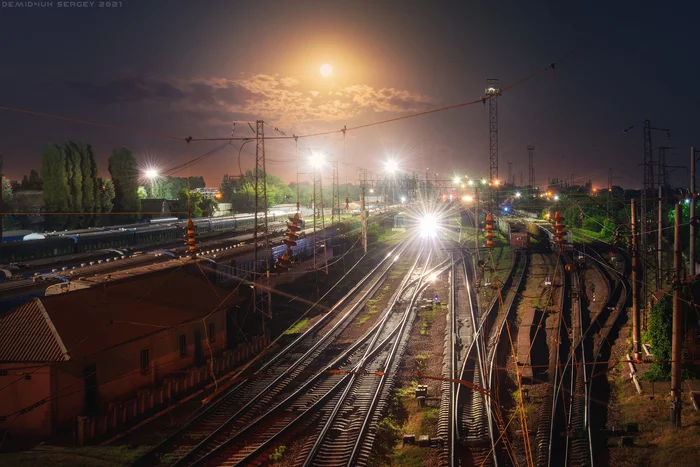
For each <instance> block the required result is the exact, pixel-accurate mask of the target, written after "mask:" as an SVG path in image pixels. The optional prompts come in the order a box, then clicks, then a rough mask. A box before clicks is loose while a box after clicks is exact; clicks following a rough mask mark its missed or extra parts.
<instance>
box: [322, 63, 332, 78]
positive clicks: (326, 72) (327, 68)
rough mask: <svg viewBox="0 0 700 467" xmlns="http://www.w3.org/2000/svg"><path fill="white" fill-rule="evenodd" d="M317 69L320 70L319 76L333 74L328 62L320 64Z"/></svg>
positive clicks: (326, 76) (325, 76)
mask: <svg viewBox="0 0 700 467" xmlns="http://www.w3.org/2000/svg"><path fill="white" fill-rule="evenodd" d="M319 71H320V72H321V76H323V77H324V78H328V77H329V76H331V75H332V74H333V67H332V66H331V65H330V64H328V63H324V64H323V65H321V69H320V70H319Z"/></svg>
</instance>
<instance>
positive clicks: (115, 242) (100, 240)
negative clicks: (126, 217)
mask: <svg viewBox="0 0 700 467" xmlns="http://www.w3.org/2000/svg"><path fill="white" fill-rule="evenodd" d="M135 231H136V230H135V229H124V230H109V231H107V232H94V233H87V234H82V235H75V236H72V235H71V236H70V238H75V242H76V243H77V249H76V252H77V253H85V252H89V251H95V250H102V249H105V248H124V247H128V246H131V245H133V244H134V232H135Z"/></svg>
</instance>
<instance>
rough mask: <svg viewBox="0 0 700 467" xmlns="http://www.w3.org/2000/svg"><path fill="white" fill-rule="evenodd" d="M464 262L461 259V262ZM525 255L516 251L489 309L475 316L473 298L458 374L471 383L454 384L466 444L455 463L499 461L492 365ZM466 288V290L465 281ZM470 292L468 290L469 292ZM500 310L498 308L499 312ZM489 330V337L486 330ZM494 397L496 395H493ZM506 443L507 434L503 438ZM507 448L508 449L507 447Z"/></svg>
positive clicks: (460, 435)
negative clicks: (469, 334)
mask: <svg viewBox="0 0 700 467" xmlns="http://www.w3.org/2000/svg"><path fill="white" fill-rule="evenodd" d="M463 264H464V262H463ZM527 264H528V257H527V255H526V254H524V253H520V252H516V253H515V258H514V262H513V266H512V267H511V269H510V271H509V274H508V276H507V277H506V279H505V280H504V281H503V283H502V284H500V291H499V294H497V295H496V297H494V299H493V300H492V302H491V304H490V305H489V308H488V310H486V312H484V313H482V314H481V316H477V314H478V313H477V312H475V311H474V310H475V308H476V307H475V306H474V304H473V302H472V307H471V313H470V314H471V323H472V328H473V335H472V339H471V342H470V343H469V344H468V346H466V351H465V352H464V353H463V355H462V356H461V357H462V358H461V370H460V372H459V376H458V377H459V378H460V379H462V380H466V381H469V382H470V383H471V385H472V387H471V389H470V390H467V389H465V388H464V387H463V385H461V384H460V385H458V386H457V387H456V395H455V401H456V402H455V404H454V410H455V411H456V413H455V414H454V419H455V422H453V423H454V426H455V429H456V433H457V434H456V436H457V437H458V438H459V440H460V444H462V445H463V446H465V447H466V451H467V452H466V454H464V453H462V454H459V455H457V456H455V457H453V459H454V462H455V464H456V463H459V464H464V465H470V464H473V465H499V463H504V462H502V461H501V456H502V453H501V452H500V450H499V449H496V445H497V444H498V441H497V440H498V438H499V437H500V433H502V432H503V431H504V430H505V426H504V425H503V421H502V418H501V416H500V411H499V410H493V407H497V404H496V403H495V402H494V393H493V392H492V388H493V391H495V390H496V389H495V384H493V383H494V378H495V375H496V370H495V366H496V365H497V363H498V360H499V359H498V350H499V345H498V343H499V340H500V336H501V333H502V331H503V328H504V325H505V322H506V320H507V318H508V315H509V313H510V310H511V308H512V306H513V303H514V301H515V298H516V295H517V292H518V291H519V289H520V287H521V285H522V282H523V277H524V275H525V271H526V269H527ZM467 290H469V288H468V285H467ZM469 295H471V293H470V292H469ZM499 310H500V312H499ZM486 332H488V337H486V335H485V333H486ZM496 399H497V398H496ZM502 439H503V440H504V443H506V442H507V441H506V439H507V437H503V438H502ZM507 451H508V452H510V450H509V449H508V450H507Z"/></svg>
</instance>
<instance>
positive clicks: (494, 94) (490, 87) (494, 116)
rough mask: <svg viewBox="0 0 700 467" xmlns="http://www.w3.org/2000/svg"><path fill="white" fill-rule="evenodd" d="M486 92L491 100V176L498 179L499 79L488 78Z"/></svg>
mask: <svg viewBox="0 0 700 467" xmlns="http://www.w3.org/2000/svg"><path fill="white" fill-rule="evenodd" d="M484 94H486V96H487V97H488V101H489V177H490V181H494V180H498V97H499V96H500V95H501V90H500V88H499V87H498V80H497V79H487V80H486V90H485V91H484Z"/></svg>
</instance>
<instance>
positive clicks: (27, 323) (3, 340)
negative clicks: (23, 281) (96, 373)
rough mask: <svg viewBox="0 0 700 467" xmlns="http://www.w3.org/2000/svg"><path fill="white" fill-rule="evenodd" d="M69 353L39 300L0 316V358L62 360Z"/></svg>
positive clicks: (36, 361)
mask: <svg viewBox="0 0 700 467" xmlns="http://www.w3.org/2000/svg"><path fill="white" fill-rule="evenodd" d="M69 358H70V357H69V355H68V352H67V351H66V347H65V346H64V345H63V341H62V339H61V337H60V336H59V335H58V333H57V332H56V328H55V327H54V326H53V323H52V322H51V319H49V316H48V314H47V313H46V310H45V309H44V306H43V305H42V304H41V300H39V299H38V298H35V299H34V300H32V301H30V302H28V303H25V304H23V305H22V306H20V307H19V308H17V309H15V310H14V311H12V312H10V313H5V314H4V315H1V316H0V362H35V363H46V362H62V361H65V360H68V359H69Z"/></svg>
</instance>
